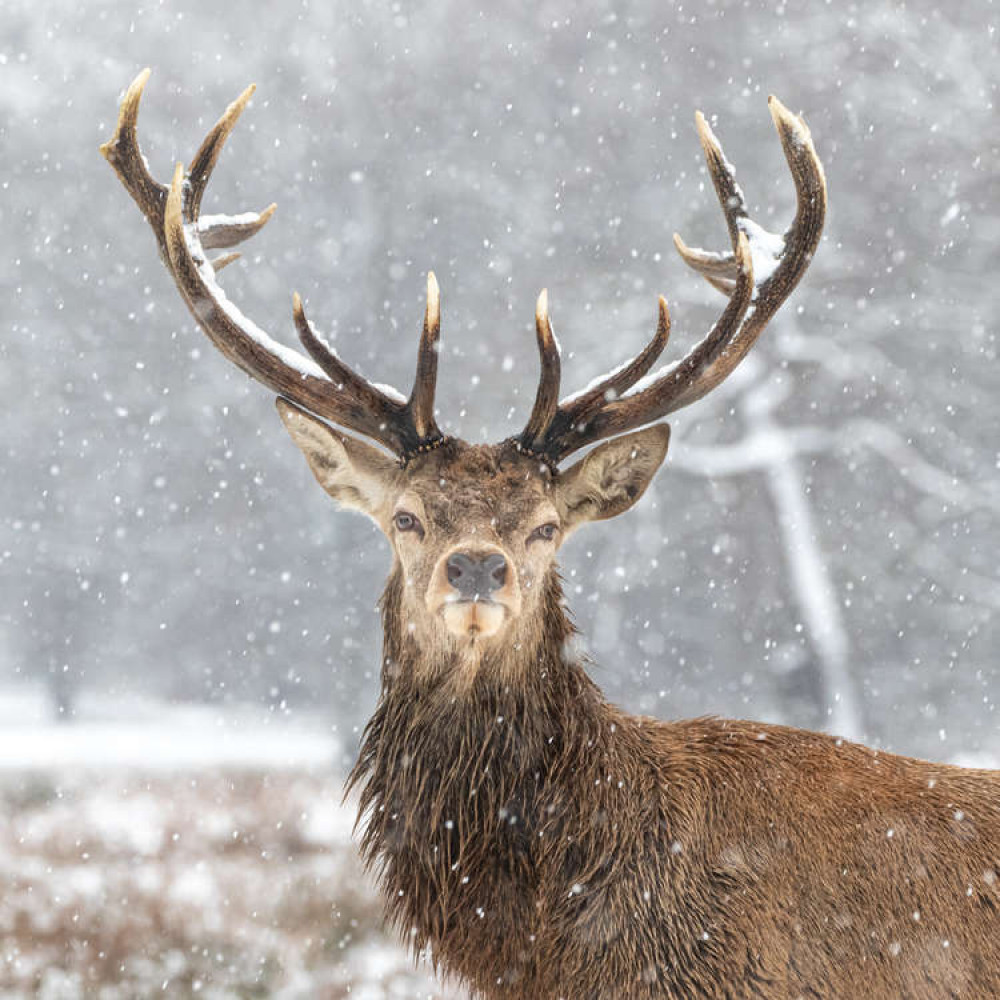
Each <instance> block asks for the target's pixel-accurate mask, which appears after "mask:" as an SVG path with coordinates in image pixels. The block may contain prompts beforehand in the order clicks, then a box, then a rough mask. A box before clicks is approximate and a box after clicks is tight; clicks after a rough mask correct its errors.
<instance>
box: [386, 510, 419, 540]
mask: <svg viewBox="0 0 1000 1000" xmlns="http://www.w3.org/2000/svg"><path fill="white" fill-rule="evenodd" d="M392 523H393V524H394V525H395V526H396V530H397V531H415V532H416V533H417V534H418V535H419V536H420V537H421V538H423V536H424V526H423V525H422V524H421V523H420V519H419V518H418V517H417V516H416V514H411V513H410V512H409V511H406V510H401V511H399V513H397V514H396V516H395V517H393V519H392Z"/></svg>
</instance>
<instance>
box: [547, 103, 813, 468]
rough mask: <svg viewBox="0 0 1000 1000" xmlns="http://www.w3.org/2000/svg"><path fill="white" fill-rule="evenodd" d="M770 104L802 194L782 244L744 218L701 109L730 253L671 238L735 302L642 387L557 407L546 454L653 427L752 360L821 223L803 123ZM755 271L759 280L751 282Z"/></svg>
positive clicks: (591, 393)
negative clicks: (750, 356)
mask: <svg viewBox="0 0 1000 1000" xmlns="http://www.w3.org/2000/svg"><path fill="white" fill-rule="evenodd" d="M768 105H769V108H770V111H771V117H772V118H773V120H774V123H775V127H776V128H777V130H778V136H779V138H780V140H781V145H782V149H783V150H784V154H785V158H786V160H787V161H788V165H789V168H790V170H791V173H792V178H793V180H794V183H795V189H796V198H797V208H796V214H795V219H794V221H793V222H792V224H791V226H790V227H789V229H788V231H787V233H786V234H785V237H784V240H783V241H782V242H781V244H780V247H778V246H776V244H777V242H778V240H779V238H778V237H775V236H772V235H771V234H770V233H767V232H766V231H765V230H763V229H761V227H759V226H758V225H757V224H756V223H754V222H753V220H752V219H751V218H750V217H749V216H748V214H747V211H746V202H745V200H744V197H743V193H742V191H741V190H740V188H739V186H738V185H737V183H736V180H735V175H734V172H733V168H732V166H731V165H730V164H729V162H728V161H727V160H726V157H725V154H724V153H723V152H722V147H721V146H720V145H719V143H718V141H717V140H716V138H715V136H714V134H713V133H712V130H711V128H710V127H709V125H708V122H707V121H706V120H705V118H704V116H703V115H701V114H700V113H699V114H698V115H697V116H696V124H697V128H698V135H699V138H700V139H701V144H702V148H703V149H704V152H705V160H706V163H707V166H708V171H709V174H710V176H711V178H712V183H713V185H714V187H715V192H716V195H717V196H718V199H719V203H720V205H721V206H722V210H723V213H724V215H725V218H726V225H727V228H728V230H729V235H730V240H731V243H732V251H731V252H729V253H725V254H717V253H710V252H708V251H705V250H695V249H691V248H689V247H687V246H686V245H685V244H684V241H683V240H681V239H680V237H677V236H675V238H674V240H675V244H676V245H677V249H678V251H679V252H680V254H681V257H682V258H683V259H684V261H685V262H686V263H687V264H689V265H690V266H691V267H693V268H694V269H695V270H697V271H699V273H701V274H702V275H703V276H704V277H705V278H706V279H707V280H708V281H709V282H710V283H711V284H712V285H713V286H714V287H716V288H718V289H719V290H720V291H723V292H725V293H726V294H727V295H729V302H728V304H727V306H726V308H725V310H724V311H723V313H722V315H721V316H720V317H719V320H718V321H717V322H716V324H715V325H714V326H713V328H712V330H711V331H710V332H709V334H708V335H707V336H706V337H705V338H704V339H703V340H702V341H701V342H700V343H699V344H698V345H697V346H695V347H694V348H693V349H692V350H691V351H689V352H688V354H687V355H686V356H685V357H684V358H682V359H681V360H680V361H679V362H675V363H673V364H671V365H669V366H667V367H666V368H664V369H662V370H661V371H660V372H658V373H657V374H656V375H654V376H651V377H650V378H649V379H647V384H646V385H637V386H636V388H634V389H633V390H632V391H631V392H628V393H627V394H626V395H622V396H620V397H619V398H611V394H610V393H609V395H608V398H607V399H606V400H605V401H603V402H599V401H598V400H597V399H596V396H595V392H596V390H588V392H586V393H585V394H583V396H580V397H576V398H574V397H570V398H569V399H567V400H564V401H563V402H562V403H560V404H559V407H558V410H557V414H556V416H555V419H554V420H553V421H552V423H551V424H550V426H549V427H548V428H547V429H546V432H545V434H544V440H543V444H542V448H541V450H542V451H543V452H544V454H545V455H546V456H547V457H548V458H549V459H550V460H552V461H556V462H558V461H560V460H561V459H563V458H565V457H566V456H567V455H569V454H570V453H572V452H573V451H576V450H577V449H579V448H582V447H584V446H585V445H587V444H591V443H593V442H594V441H598V440H600V439H602V438H606V437H611V436H613V435H615V434H621V433H624V432H625V431H628V430H631V429H632V428H635V427H639V426H642V425H643V424H646V423H651V422H652V421H654V420H658V419H659V418H661V417H664V416H666V415H667V414H668V413H672V412H674V411H676V410H679V409H681V408H682V407H684V406H688V405H689V404H690V403H693V402H695V400H697V399H700V398H701V397H702V396H704V395H705V394H706V393H708V392H710V391H711V390H712V389H713V388H714V387H715V386H717V385H718V384H719V383H720V382H722V381H723V379H725V378H726V377H727V376H728V375H729V374H730V373H731V372H732V371H733V369H734V368H735V367H736V366H737V365H738V364H739V362H740V361H741V360H742V359H743V358H744V357H745V356H746V354H747V352H748V351H749V350H750V348H751V347H752V346H753V344H754V343H755V342H756V340H757V338H758V337H759V336H760V333H761V331H762V330H763V329H764V327H765V326H766V325H767V322H768V320H769V319H770V318H771V317H772V316H773V315H774V313H775V312H776V311H777V310H778V308H779V307H780V306H781V304H782V303H783V302H784V301H785V299H786V298H788V296H789V295H790V294H791V292H792V290H793V289H794V288H795V285H796V284H797V283H798V281H799V279H800V278H801V276H802V274H803V273H804V272H805V270H806V268H807V267H808V265H809V262H810V260H811V259H812V255H813V253H814V251H815V249H816V246H817V244H818V243H819V238H820V234H821V233H822V229H823V220H824V216H825V210H826V184H825V180H824V177H823V167H822V165H821V164H820V161H819V158H818V157H817V156H816V151H815V149H814V148H813V145H812V139H811V137H810V135H809V130H808V128H807V127H806V125H805V123H804V122H803V121H802V120H801V119H800V118H798V117H796V116H795V115H793V114H792V113H791V112H790V111H788V109H787V108H785V107H784V105H782V104H781V102H780V101H778V99H777V98H775V97H770V98H769V99H768ZM755 270H756V271H757V281H758V282H759V284H758V283H755V278H754V272H755ZM637 360H638V359H637ZM627 367H631V366H627ZM610 381H611V379H610V378H609V379H608V380H607V382H610ZM603 384H604V383H602V385H603ZM584 400H585V401H586V405H584Z"/></svg>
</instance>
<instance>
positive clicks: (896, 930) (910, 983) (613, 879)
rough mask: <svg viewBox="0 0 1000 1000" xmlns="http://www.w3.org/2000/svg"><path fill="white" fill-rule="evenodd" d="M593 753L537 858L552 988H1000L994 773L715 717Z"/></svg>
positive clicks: (818, 991) (653, 991)
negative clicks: (540, 860) (552, 957)
mask: <svg viewBox="0 0 1000 1000" xmlns="http://www.w3.org/2000/svg"><path fill="white" fill-rule="evenodd" d="M585 759H586V755H580V758H579V760H578V762H577V765H578V766H576V767H575V769H574V768H567V769H566V771H565V772H564V774H563V776H562V777H561V779H560V780H562V781H564V782H567V783H568V784H571V785H572V786H573V787H572V788H571V789H570V788H565V789H559V788H558V787H556V788H553V789H552V795H553V801H557V802H558V801H560V800H562V799H564V798H565V800H566V801H569V802H572V803H573V805H574V808H567V809H566V811H565V812H559V810H561V809H562V808H563V805H560V806H559V809H557V810H555V811H556V812H557V813H559V815H560V816H561V822H559V823H557V824H556V826H557V827H558V829H553V830H552V831H546V836H548V837H549V838H550V839H549V845H548V848H547V853H546V854H544V855H543V856H542V857H543V859H544V862H545V863H544V864H543V867H542V870H541V872H540V875H541V880H540V887H539V888H540V903H541V906H542V909H543V911H544V913H545V915H546V920H547V923H546V926H543V927H542V928H541V929H540V933H541V937H540V943H541V946H542V950H543V951H544V950H545V949H546V948H549V947H550V948H551V949H552V952H553V954H554V955H556V954H558V956H559V958H558V960H557V961H554V962H553V963H552V968H554V969H555V970H556V971H555V972H554V974H553V980H552V985H553V988H554V990H555V992H554V994H553V995H567V996H581V997H587V996H592V997H605V996H607V997H611V996H615V997H623V996H628V997H650V998H652V997H685V998H687V997H733V998H735V997H748V998H749V997H754V998H771V997H774V998H779V997H780V998H789V997H799V996H806V997H831V998H832V997H838V998H840V997H865V998H869V1000H882V998H884V1000H889V998H893V1000H897V998H899V997H911V998H914V1000H920V998H928V1000H930V998H935V1000H937V998H940V997H950V996H960V997H976V998H979V997H981V998H984V1000H985V998H987V997H998V996H1000V772H992V771H973V770H965V769H959V768H952V767H947V766H943V765H934V764H929V763H927V762H924V761H918V760H912V759H908V758H904V757H899V756H895V755H891V754H883V753H876V752H874V751H871V750H868V749H866V748H863V747H859V746H856V745H853V744H846V743H841V742H838V741H836V740H834V739H832V738H830V737H826V736H823V735H819V734H814V733H808V732H802V731H799V730H793V729H787V728H783V727H774V726H764V725H760V724H754V723H744V722H731V721H729V722H727V721H723V720H696V721H692V722H685V723H677V724H670V725H667V724H663V723H656V722H652V721H643V722H639V723H638V724H636V723H635V722H633V723H632V726H631V727H630V725H629V720H627V719H624V718H623V719H622V720H620V721H619V722H618V723H616V724H615V726H614V732H612V733H610V734H609V735H608V738H607V740H606V741H604V742H603V745H602V746H601V748H600V750H599V751H592V753H591V754H590V757H589V762H588V763H586V764H585V763H584V761H585ZM557 784H558V782H557ZM570 817H572V818H570ZM543 839H544V838H543ZM597 970H600V972H597ZM595 977H599V978H600V980H601V981H600V983H597V982H596V979H595ZM616 984H617V985H616ZM722 984H725V985H722Z"/></svg>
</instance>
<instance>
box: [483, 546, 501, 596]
mask: <svg viewBox="0 0 1000 1000" xmlns="http://www.w3.org/2000/svg"><path fill="white" fill-rule="evenodd" d="M483 569H484V570H485V571H486V577H487V579H488V580H489V582H490V584H491V588H490V589H492V590H497V589H498V588H500V587H502V586H503V585H504V583H506V582H507V560H506V559H504V557H503V556H502V555H500V553H499V552H495V553H494V554H493V555H491V556H487V557H486V560H485V561H484V564H483Z"/></svg>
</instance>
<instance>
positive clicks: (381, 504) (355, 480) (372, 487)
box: [277, 397, 399, 525]
mask: <svg viewBox="0 0 1000 1000" xmlns="http://www.w3.org/2000/svg"><path fill="white" fill-rule="evenodd" d="M277 407H278V413H279V414H280V416H281V420H282V422H283V423H284V425H285V427H286V428H287V430H288V433H289V434H291V436H292V440H293V441H294V442H295V443H296V444H297V445H298V446H299V450H300V451H301V452H302V454H303V455H305V457H306V461H307V462H308V463H309V468H310V469H312V473H313V475H314V476H315V477H316V481H317V482H318V483H319V484H320V486H322V487H323V489H324V490H326V492H327V493H329V494H330V496H332V497H333V499H334V500H336V501H337V503H339V504H340V505H341V506H343V507H349V508H351V509H352V510H358V511H361V513H363V514H367V515H368V516H369V517H371V518H373V519H374V520H375V521H376V522H377V523H378V524H379V525H383V524H384V523H385V521H386V519H387V517H388V513H387V512H388V509H389V507H390V494H391V491H392V486H393V485H394V483H395V481H396V478H397V476H398V475H399V465H398V464H397V463H396V462H395V461H394V460H393V459H392V458H390V457H389V456H388V455H384V454H383V453H382V452H380V451H378V450H377V449H376V448H373V447H371V445H367V444H364V443H363V442H361V441H357V440H355V439H354V438H351V437H347V436H346V435H343V434H338V433H337V431H335V430H334V429H333V428H332V427H329V426H328V425H327V424H325V423H324V422H323V421H322V420H319V419H317V418H316V417H314V416H313V415H312V414H311V413H307V412H306V411H305V410H302V409H300V408H299V407H297V406H295V405H294V404H293V403H289V402H288V401H287V400H286V399H282V398H281V397H279V398H278V400H277Z"/></svg>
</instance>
